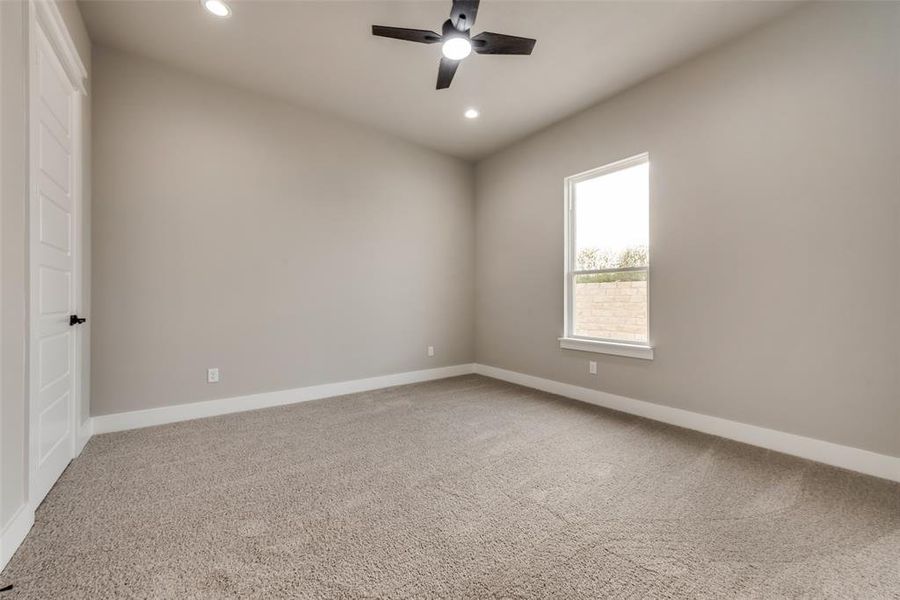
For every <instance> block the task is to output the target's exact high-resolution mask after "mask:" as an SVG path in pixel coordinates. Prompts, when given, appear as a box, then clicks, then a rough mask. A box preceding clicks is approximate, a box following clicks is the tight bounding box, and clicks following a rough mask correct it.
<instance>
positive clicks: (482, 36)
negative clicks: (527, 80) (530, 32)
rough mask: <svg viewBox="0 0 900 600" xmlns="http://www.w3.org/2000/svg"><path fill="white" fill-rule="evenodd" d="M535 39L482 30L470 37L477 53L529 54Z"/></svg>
mask: <svg viewBox="0 0 900 600" xmlns="http://www.w3.org/2000/svg"><path fill="white" fill-rule="evenodd" d="M536 42H537V40H533V39H531V38H524V37H517V36H514V35H504V34H502V33H493V32H491V31H484V32H482V33H479V34H478V35H476V36H475V37H473V38H472V49H473V50H474V51H475V52H477V53H478V54H531V51H532V50H533V49H534V44H535V43H536Z"/></svg>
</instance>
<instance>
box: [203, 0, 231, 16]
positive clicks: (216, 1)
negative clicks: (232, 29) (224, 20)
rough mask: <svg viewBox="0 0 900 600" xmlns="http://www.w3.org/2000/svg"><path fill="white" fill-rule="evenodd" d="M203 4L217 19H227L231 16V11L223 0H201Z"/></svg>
mask: <svg viewBox="0 0 900 600" xmlns="http://www.w3.org/2000/svg"><path fill="white" fill-rule="evenodd" d="M201 4H203V8H205V9H206V10H208V11H209V12H211V13H212V14H214V15H216V16H217V17H227V16H229V15H230V14H231V9H230V8H229V7H228V5H227V4H225V2H224V1H223V0H201Z"/></svg>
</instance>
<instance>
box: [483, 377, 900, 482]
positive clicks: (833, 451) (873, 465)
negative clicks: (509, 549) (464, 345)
mask: <svg viewBox="0 0 900 600" xmlns="http://www.w3.org/2000/svg"><path fill="white" fill-rule="evenodd" d="M474 372H475V373H478V374H479V375H485V376H487V377H493V378H494V379H501V380H503V381H508V382H510V383H516V384H519V385H523V386H525V387H530V388H534V389H537V390H542V391H544V392H550V393H551V394H557V395H560V396H565V397H566V398H572V399H574V400H581V401H582V402H588V403H590V404H596V405H598V406H604V407H606V408H611V409H614V410H618V411H621V412H625V413H629V414H632V415H638V416H641V417H646V418H648V419H653V420H654V421H661V422H663V423H669V424H672V425H677V426H679V427H684V428H687V429H694V430H696V431H702V432H703V433H709V434H712V435H717V436H719V437H724V438H728V439H732V440H736V441H738V442H743V443H745V444H751V445H753V446H760V447H762V448H768V449H769V450H775V451H778V452H783V453H784V454H791V455H793V456H799V457H801V458H806V459H809V460H814V461H816V462H820V463H825V464H827V465H832V466H835V467H841V468H843V469H849V470H851V471H858V472H860V473H865V474H866V475H874V476H875V477H882V478H884V479H890V480H892V481H900V457H894V456H887V455H884V454H877V453H875V452H870V451H868V450H861V449H859V448H852V447H850V446H841V445H840V444H834V443H831V442H825V441H822V440H817V439H813V438H808V437H803V436H800V435H795V434H792V433H785V432H783V431H776V430H774V429H766V428H764V427H757V426H755V425H747V424H745V423H738V422H737V421H729V420H728V419H722V418H719V417H711V416H709V415H703V414H700V413H695V412H690V411H687V410H682V409H679V408H672V407H669V406H663V405H661V404H653V403H652V402H645V401H643V400H634V399H632V398H626V397H625V396H617V395H615V394H609V393H607V392H601V391H600V390H593V389H590V388H585V387H580V386H577V385H571V384H568V383H561V382H559V381H553V380H552V379H544V378H542V377H534V376H533V375H525V374H524V373H518V372H516V371H507V370H506V369H500V368H497V367H491V366H488V365H482V364H475V365H474Z"/></svg>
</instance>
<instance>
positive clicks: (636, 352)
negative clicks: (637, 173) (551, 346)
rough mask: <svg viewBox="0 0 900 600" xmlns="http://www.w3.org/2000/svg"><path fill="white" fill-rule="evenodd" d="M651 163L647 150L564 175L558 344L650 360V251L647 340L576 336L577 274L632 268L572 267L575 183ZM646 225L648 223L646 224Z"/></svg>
mask: <svg viewBox="0 0 900 600" xmlns="http://www.w3.org/2000/svg"><path fill="white" fill-rule="evenodd" d="M645 163H646V164H647V165H649V164H650V155H649V154H648V153H646V152H644V153H642V154H638V155H635V156H631V157H629V158H625V159H623V160H618V161H616V162H613V163H610V164H608V165H604V166H602V167H598V168H596V169H591V170H590V171H585V172H583V173H578V174H576V175H571V176H569V177H566V179H565V186H564V196H565V203H564V205H563V207H564V208H563V210H564V211H565V258H564V261H565V262H564V263H563V274H564V280H565V281H564V285H563V304H564V306H565V314H564V333H563V336H562V337H561V338H559V347H560V348H563V349H565V350H580V351H583V352H597V353H600V354H614V355H617V356H627V357H630V358H643V359H645V360H653V346H652V344H651V343H650V339H651V337H650V255H651V252H650V250H649V248H648V251H647V268H646V271H647V339H648V341H647V343H638V342H628V341H622V340H613V339H601V338H592V337H586V336H578V335H575V333H574V317H575V309H574V302H575V298H574V289H573V284H574V281H575V276H576V275H589V274H591V273H605V272H613V271H624V270H634V269H601V270H597V271H577V270H576V269H575V259H576V255H575V254H576V253H575V222H576V215H575V186H576V185H577V184H578V183H581V182H582V181H586V180H588V179H594V178H596V177H602V176H603V175H608V174H610V173H614V172H616V171H621V170H622V169H627V168H629V167H634V166H637V165H641V164H645ZM647 226H648V228H649V223H648V224H647Z"/></svg>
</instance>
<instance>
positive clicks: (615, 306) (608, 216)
mask: <svg viewBox="0 0 900 600" xmlns="http://www.w3.org/2000/svg"><path fill="white" fill-rule="evenodd" d="M649 176H650V164H649V160H648V157H647V155H641V156H637V157H633V158H630V159H626V160H624V161H620V162H617V163H614V164H612V165H608V166H606V167H601V168H599V169H595V170H594V171H591V172H589V173H585V174H582V175H577V176H575V177H571V178H569V180H568V182H567V183H568V185H567V189H568V195H569V198H568V202H569V211H570V215H569V231H568V236H567V237H568V244H569V247H568V252H567V256H568V263H569V264H568V268H567V270H568V273H567V285H568V286H569V287H568V290H567V291H568V294H567V297H568V301H569V306H568V307H567V308H568V311H567V312H568V317H569V319H568V323H567V335H568V336H573V337H581V338H590V339H597V340H606V341H615V342H628V343H638V344H646V343H647V342H648V337H649V331H648V314H647V313H648V288H647V286H648V269H649V264H650V263H649V224H650V182H649V178H650V177H649Z"/></svg>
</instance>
